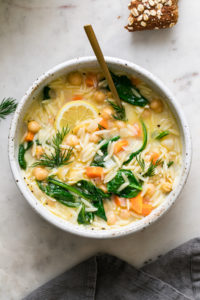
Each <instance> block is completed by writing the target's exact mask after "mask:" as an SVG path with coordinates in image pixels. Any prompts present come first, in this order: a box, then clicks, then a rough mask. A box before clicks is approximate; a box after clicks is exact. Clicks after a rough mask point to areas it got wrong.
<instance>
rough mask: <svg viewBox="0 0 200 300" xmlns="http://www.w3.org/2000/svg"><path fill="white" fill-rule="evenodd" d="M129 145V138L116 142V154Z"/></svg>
mask: <svg viewBox="0 0 200 300" xmlns="http://www.w3.org/2000/svg"><path fill="white" fill-rule="evenodd" d="M126 146H128V141H127V140H121V141H118V142H116V143H115V146H114V154H117V153H119V152H120V151H122V150H124V149H123V148H124V147H126Z"/></svg>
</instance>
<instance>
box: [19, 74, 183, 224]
mask: <svg viewBox="0 0 200 300" xmlns="http://www.w3.org/2000/svg"><path fill="white" fill-rule="evenodd" d="M112 76H113V80H114V83H115V85H116V88H117V91H118V94H119V96H120V98H121V100H122V107H119V106H117V105H116V103H115V101H114V99H113V98H112V94H111V92H110V91H109V88H108V85H107V82H106V80H105V78H104V77H103V75H102V73H101V72H99V71H98V70H79V71H77V72H73V73H70V74H67V75H66V76H62V77H60V78H58V79H56V80H55V81H53V82H51V83H49V85H48V86H46V87H44V89H43V90H42V92H41V93H40V94H39V95H38V97H37V98H36V99H34V101H33V103H32V105H31V106H30V108H29V110H28V112H27V114H26V116H25V118H24V127H23V128H22V139H21V144H20V146H19V157H18V158H19V164H20V167H21V169H22V172H23V176H24V179H25V181H26V183H27V185H28V187H29V189H30V190H31V192H32V193H33V194H34V195H35V197H36V198H37V199H38V200H39V201H40V202H41V203H42V204H43V205H44V206H45V207H46V208H47V209H48V210H49V211H50V212H51V213H53V214H55V215H56V216H58V217H60V218H62V219H64V220H67V221H69V222H71V223H74V224H77V223H78V224H80V226H89V228H91V229H92V228H95V229H109V228H118V227H121V226H125V225H127V224H129V223H131V222H135V221H137V220H140V219H142V218H145V217H146V216H148V215H149V214H151V213H152V211H153V210H154V209H155V208H156V207H158V206H159V205H160V204H161V203H163V201H166V197H167V196H168V195H169V193H170V192H171V191H172V190H173V189H174V188H175V186H176V183H177V181H178V180H179V173H180V169H181V160H182V153H181V139H180V133H179V128H178V126H177V124H176V121H175V118H174V116H173V114H172V113H171V112H170V110H169V108H168V106H167V105H166V104H165V103H164V101H163V100H162V99H161V98H160V96H159V95H157V94H156V93H155V92H154V91H152V90H151V89H150V88H149V87H148V86H147V85H146V84H145V83H144V82H142V81H141V80H140V79H138V78H134V77H132V76H131V75H127V74H120V73H115V74H112Z"/></svg>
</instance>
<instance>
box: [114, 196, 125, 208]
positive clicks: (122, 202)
mask: <svg viewBox="0 0 200 300" xmlns="http://www.w3.org/2000/svg"><path fill="white" fill-rule="evenodd" d="M114 201H115V204H116V205H117V206H121V207H126V200H125V198H120V197H119V196H117V195H115V196H114Z"/></svg>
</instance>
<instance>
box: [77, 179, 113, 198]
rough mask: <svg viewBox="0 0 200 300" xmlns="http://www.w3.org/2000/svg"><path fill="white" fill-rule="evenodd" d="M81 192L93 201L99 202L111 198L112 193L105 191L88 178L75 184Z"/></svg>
mask: <svg viewBox="0 0 200 300" xmlns="http://www.w3.org/2000/svg"><path fill="white" fill-rule="evenodd" d="M73 187H75V188H76V189H77V190H79V191H80V192H81V194H82V195H83V196H84V197H85V198H86V199H89V200H92V202H94V203H95V202H98V201H99V200H102V199H106V198H110V194H106V193H104V192H103V191H102V190H101V189H99V188H98V187H96V186H95V185H94V184H93V183H92V182H90V181H87V180H80V181H78V182H77V183H76V184H74V185H73Z"/></svg>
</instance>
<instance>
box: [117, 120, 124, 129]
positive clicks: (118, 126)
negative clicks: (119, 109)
mask: <svg viewBox="0 0 200 300" xmlns="http://www.w3.org/2000/svg"><path fill="white" fill-rule="evenodd" d="M115 125H116V127H117V128H118V129H122V128H125V127H126V124H125V123H124V122H123V121H116V122H115Z"/></svg>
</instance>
